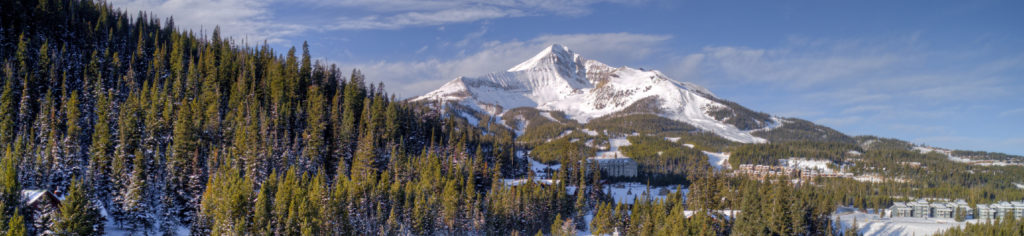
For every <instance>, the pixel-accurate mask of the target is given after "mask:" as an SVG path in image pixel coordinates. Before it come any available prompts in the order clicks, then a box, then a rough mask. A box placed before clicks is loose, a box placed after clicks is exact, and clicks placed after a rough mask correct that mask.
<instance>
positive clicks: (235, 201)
mask: <svg viewBox="0 0 1024 236" xmlns="http://www.w3.org/2000/svg"><path fill="white" fill-rule="evenodd" d="M251 204H252V182H251V181H250V180H249V179H248V178H245V176H243V175H242V174H241V173H240V172H239V171H238V170H237V169H234V168H230V167H229V166H224V167H222V168H221V169H220V171H219V172H218V173H217V174H216V175H214V176H213V177H212V178H210V182H209V184H208V187H207V188H206V192H205V193H203V201H202V214H203V216H204V217H205V218H209V221H211V222H210V225H209V226H210V230H211V231H210V234H211V235H244V234H247V233H249V232H251V231H249V226H250V225H249V222H252V218H251V216H252V214H251V213H252V210H253V208H252V205H251Z"/></svg>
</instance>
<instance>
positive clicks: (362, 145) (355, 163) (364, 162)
mask: <svg viewBox="0 0 1024 236" xmlns="http://www.w3.org/2000/svg"><path fill="white" fill-rule="evenodd" d="M376 149H377V147H376V144H375V142H374V132H373V130H372V129H367V130H366V132H364V133H363V135H361V136H360V137H359V144H358V146H357V149H356V153H355V156H353V157H352V170H351V176H352V181H354V182H357V183H361V182H364V181H365V180H367V179H370V178H373V176H374V175H376V174H377V168H376V159H377V154H376Z"/></svg>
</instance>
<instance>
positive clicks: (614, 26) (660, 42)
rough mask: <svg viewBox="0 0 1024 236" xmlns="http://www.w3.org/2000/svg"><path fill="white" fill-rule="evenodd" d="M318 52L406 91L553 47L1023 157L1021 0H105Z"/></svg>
mask: <svg viewBox="0 0 1024 236" xmlns="http://www.w3.org/2000/svg"><path fill="white" fill-rule="evenodd" d="M110 2H111V3H112V4H113V5H114V6H115V7H119V8H124V9H127V10H130V11H132V12H136V11H140V10H142V11H147V12H152V13H155V14H156V15H157V16H159V17H167V16H172V15H173V16H174V18H175V23H176V24H177V25H179V26H180V27H186V28H189V29H193V30H196V31H199V30H200V29H205V30H206V31H209V29H212V27H213V26H214V25H220V26H221V27H222V28H223V30H222V31H223V33H224V34H225V35H228V36H231V37H233V38H235V39H237V40H239V41H241V40H243V39H244V40H246V41H248V42H263V41H264V40H265V41H266V42H268V44H270V45H271V46H273V47H274V48H276V49H278V50H280V51H281V52H284V51H285V50H287V49H288V48H289V47H291V46H293V45H301V44H302V42H303V41H309V43H310V45H311V48H312V55H313V56H314V57H317V58H319V59H321V60H324V61H329V62H332V63H336V64H338V65H339V66H341V67H342V68H346V74H347V72H348V70H349V69H351V68H358V69H360V70H362V71H363V72H364V73H365V74H367V76H368V77H369V79H370V80H372V81H383V82H384V83H385V85H386V88H387V89H388V90H389V91H391V92H394V93H396V94H398V95H399V96H400V97H411V96H416V95H420V94H423V93H426V92H428V91H430V90H433V89H435V88H437V87H439V86H440V85H441V84H443V83H444V82H446V81H448V80H451V79H452V78H454V77H456V76H460V75H467V76H474V75H481V74H485V73H488V72H493V71H502V70H505V69H507V68H509V67H511V66H514V65H515V64H517V62H520V61H523V60H525V59H527V58H529V57H530V56H532V55H533V54H535V53H536V52H538V51H539V50H541V49H543V48H544V47H546V46H547V45H549V44H552V43H560V44H563V45H566V46H568V47H570V48H571V49H573V50H574V51H576V52H577V53H580V54H582V55H583V56H584V57H586V58H589V59H596V60H599V61H602V62H605V63H607V64H609V65H612V66H631V67H643V68H649V69H657V70H660V71H662V72H663V73H665V74H666V75H668V76H670V77H672V78H674V79H676V80H680V81H690V82H694V83H696V84H700V85H702V86H705V87H707V88H708V89H710V90H711V91H712V92H714V93H715V94H716V95H717V96H719V97H722V98H725V99H728V100H732V101H735V102H737V103H740V104H743V105H744V106H747V107H749V108H751V109H753V110H758V111H764V112H768V113H771V114H776V115H782V116H787V117H798V118H802V119H806V120H810V121H813V122H816V123H820V124H824V125H828V126H830V127H833V128H836V129H837V130H839V131H842V132H844V133H847V134H850V135H865V134H871V135H877V136H882V137H893V138H899V139H903V140H908V141H911V142H914V143H919V144H921V143H923V144H928V145H933V146H939V147H947V148H957V149H971V150H985V151H998V152H1006V153H1011V154H1024V95H1022V92H1024V14H1021V12H1024V2H1022V1H848V2H840V1H669V0H666V1H659V0H608V1H601V0H567V1H547V0H497V1H475V0H391V1H376V0H338V1H328V0H292V1H283V0H218V1H202V0H113V1H110Z"/></svg>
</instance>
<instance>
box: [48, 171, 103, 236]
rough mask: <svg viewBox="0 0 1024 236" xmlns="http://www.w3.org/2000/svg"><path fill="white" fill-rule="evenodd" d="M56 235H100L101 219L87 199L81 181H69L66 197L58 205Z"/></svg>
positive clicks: (101, 230) (86, 193) (54, 226)
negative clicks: (58, 213)
mask: <svg viewBox="0 0 1024 236" xmlns="http://www.w3.org/2000/svg"><path fill="white" fill-rule="evenodd" d="M53 232H54V233H56V234H57V235H102V234H103V217H102V216H101V215H100V212H99V210H98V208H96V206H95V205H93V203H92V201H91V200H90V199H89V194H88V191H87V190H86V189H85V186H82V181H79V180H77V179H72V180H71V186H70V188H69V189H68V194H67V196H65V197H64V201H62V202H61V205H60V215H59V216H58V217H57V221H56V222H54V225H53Z"/></svg>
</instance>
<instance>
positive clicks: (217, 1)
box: [110, 0, 643, 44]
mask: <svg viewBox="0 0 1024 236" xmlns="http://www.w3.org/2000/svg"><path fill="white" fill-rule="evenodd" d="M607 2H610V3H622V4H628V3H632V2H643V0H573V1H546V0H499V1H483V0H422V1H420V0H341V1H334V0H298V1H286V0H111V1H110V3H111V4H113V5H114V6H115V7H118V8H122V9H125V10H127V11H128V12H133V13H134V12H138V11H144V12H152V13H155V14H156V15H157V16H158V17H161V18H166V17H171V16H173V17H174V20H175V24H176V25H177V26H179V27H181V28H183V29H192V30H197V31H198V30H199V29H205V30H204V31H206V32H210V31H212V30H213V28H214V27H215V26H218V25H219V26H221V29H222V32H221V33H222V34H223V35H225V36H229V37H234V38H235V39H237V40H241V39H243V38H244V39H248V40H249V41H250V42H260V41H263V40H267V41H269V42H271V43H281V44H286V43H290V42H289V41H288V38H290V37H295V36H298V35H301V34H303V33H306V32H323V31H333V30H371V29H372V30H396V29H403V28H409V27H427V26H430V27H434V26H442V27H443V26H444V25H447V24H457V23H469V22H480V21H487V20H493V19H501V18H510V17H524V16H538V15H560V16H581V15H586V14H590V11H591V8H592V5H594V4H597V3H607ZM282 7H284V8H296V9H293V10H298V11H300V12H306V13H308V14H317V13H313V12H315V11H322V12H331V13H332V14H335V15H332V16H320V17H307V16H303V17H295V16H294V15H287V16H278V14H294V13H282V11H280V9H278V8H282ZM285 12H290V11H285ZM321 14H322V13H321ZM336 15H343V16H342V17H337V16H336ZM289 17H290V18H301V19H302V20H301V21H294V20H287V19H284V18H289Z"/></svg>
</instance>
